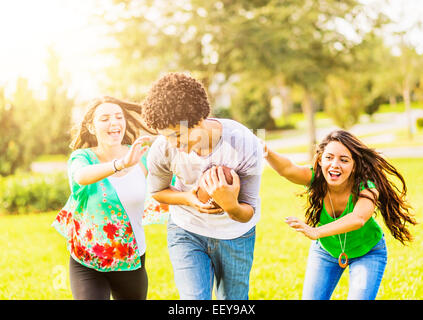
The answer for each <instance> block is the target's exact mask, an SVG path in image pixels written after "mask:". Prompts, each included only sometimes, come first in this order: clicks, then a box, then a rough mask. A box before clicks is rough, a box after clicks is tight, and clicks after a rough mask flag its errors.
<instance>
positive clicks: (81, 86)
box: [0, 0, 423, 98]
mask: <svg viewBox="0 0 423 320" xmlns="http://www.w3.org/2000/svg"><path fill="white" fill-rule="evenodd" d="M97 1H101V4H102V5H104V2H105V0H37V1H35V0H0V45H1V47H0V86H6V89H7V91H6V93H8V94H10V93H11V92H12V91H13V90H14V83H15V81H16V79H17V77H19V76H22V77H25V78H28V79H29V82H30V86H31V87H32V88H34V89H38V88H40V86H41V84H42V82H43V81H44V80H45V77H46V68H45V59H46V54H47V50H46V48H47V47H48V46H49V45H53V46H54V48H55V49H56V51H57V52H58V54H59V55H60V56H61V59H62V60H61V62H62V68H63V70H65V71H66V72H68V73H69V75H70V77H71V80H72V83H71V85H70V89H71V90H72V91H71V92H75V93H77V94H78V95H79V96H80V97H82V98H91V97H94V96H96V95H97V94H99V93H100V92H99V88H98V87H97V85H96V83H97V80H98V79H100V78H101V77H103V76H104V74H103V71H102V70H103V68H104V66H105V65H106V64H107V63H110V60H105V58H102V57H101V56H100V55H99V54H98V53H97V50H98V49H99V48H102V47H104V46H106V45H107V44H108V43H110V40H108V39H107V38H106V37H105V36H104V30H101V29H100V28H99V27H98V26H95V25H93V24H92V23H90V20H89V16H90V14H91V13H93V12H95V11H96V10H98V9H97V7H98V2H97ZM383 1H386V0H362V2H364V3H368V4H369V5H373V6H376V8H381V7H382V8H383V10H385V11H386V13H388V14H389V15H390V16H391V17H392V18H393V19H394V20H396V21H397V25H396V27H395V28H403V27H405V28H406V27H408V26H409V25H411V24H412V23H414V22H416V21H422V22H423V20H422V19H423V1H422V0H389V2H390V5H389V6H386V5H382V4H381V2H382V3H383ZM408 36H409V38H410V40H411V41H412V42H413V43H414V44H415V45H416V46H417V47H418V50H419V52H421V53H423V35H422V33H420V32H410V34H409V35H408ZM38 95H39V96H40V97H42V91H40V90H39V91H38Z"/></svg>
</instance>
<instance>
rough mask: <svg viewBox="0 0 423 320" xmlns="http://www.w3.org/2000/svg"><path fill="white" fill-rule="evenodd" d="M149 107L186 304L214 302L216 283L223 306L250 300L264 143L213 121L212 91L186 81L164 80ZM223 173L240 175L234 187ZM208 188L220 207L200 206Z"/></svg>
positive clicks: (159, 183)
mask: <svg viewBox="0 0 423 320" xmlns="http://www.w3.org/2000/svg"><path fill="white" fill-rule="evenodd" d="M143 104H144V105H143V108H142V114H143V118H144V121H145V123H146V124H147V126H149V127H150V128H152V129H155V130H157V131H158V132H159V134H160V137H159V138H157V139H156V141H155V142H154V144H153V145H152V147H151V149H150V151H149V154H148V160H147V163H148V169H149V176H148V185H149V187H150V191H151V193H152V195H153V197H154V198H155V199H156V200H157V201H159V202H162V203H167V204H169V205H170V219H169V223H168V248H169V254H170V259H171V262H172V265H173V269H174V276H175V282H176V286H177V288H178V291H179V294H180V297H181V299H196V300H200V299H211V298H212V289H213V283H214V281H215V282H216V292H215V293H216V297H217V298H218V299H234V300H235V299H236V300H240V299H248V290H249V275H250V271H251V267H252V263H253V252H254V243H255V225H256V223H257V221H258V220H259V217H260V198H259V189H260V180H261V172H262V158H263V155H262V146H261V144H260V142H259V140H258V139H257V137H256V136H255V135H254V134H253V133H252V132H251V131H250V130H249V129H248V128H246V127H244V126H243V125H242V124H240V123H238V122H236V121H233V120H229V119H216V118H208V116H209V113H210V104H209V100H208V98H207V94H206V91H205V89H204V87H203V86H202V84H201V83H200V82H199V81H197V80H196V79H194V78H192V77H190V76H187V75H185V74H182V73H170V74H167V75H165V76H163V77H162V78H160V79H159V80H158V81H157V82H156V83H155V84H153V86H152V88H151V89H150V91H149V94H148V96H147V97H146V99H145V101H144V103H143ZM219 166H227V167H229V168H231V169H233V170H232V171H231V173H232V176H233V183H232V184H228V183H227V182H226V180H225V178H224V173H223V171H222V169H221V168H220V167H219ZM210 168H211V170H208V171H207V169H210ZM206 171H207V173H206V174H204V172H206ZM173 175H175V176H176V183H175V186H174V187H173V186H172V187H170V181H171V179H172V177H173ZM200 180H201V183H202V185H204V188H205V189H206V191H207V192H208V194H209V195H210V196H211V197H212V198H213V200H214V201H215V202H216V203H217V204H218V205H219V207H214V206H213V205H212V204H208V203H206V204H204V203H202V202H201V201H200V200H199V199H198V197H197V190H198V187H199V184H200Z"/></svg>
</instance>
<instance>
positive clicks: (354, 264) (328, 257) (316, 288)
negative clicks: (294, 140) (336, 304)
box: [265, 130, 416, 300]
mask: <svg viewBox="0 0 423 320" xmlns="http://www.w3.org/2000/svg"><path fill="white" fill-rule="evenodd" d="M265 153H267V155H266V159H267V161H268V162H269V164H270V165H271V167H272V168H273V169H275V170H276V171H277V172H278V173H279V174H280V175H281V176H283V177H285V178H286V179H288V180H289V181H291V182H293V183H296V184H302V185H306V186H308V190H307V192H306V193H307V195H308V197H307V198H308V205H307V209H306V214H305V217H306V222H303V221H301V220H299V219H298V218H296V217H287V218H286V223H287V224H288V225H289V226H290V227H292V228H293V229H295V230H296V231H298V232H301V233H303V234H304V235H305V236H306V237H308V238H310V239H312V240H315V241H313V243H312V245H311V247H310V252H309V258H308V263H307V269H306V275H305V280H304V287H303V296H302V298H303V299H313V300H326V299H330V297H331V295H332V292H333V291H334V289H335V287H336V285H337V283H338V281H339V279H340V277H341V275H342V273H343V271H344V270H345V267H346V266H349V273H350V286H349V292H348V299H356V300H373V299H375V298H376V295H377V292H378V290H379V286H380V283H381V280H382V277H383V274H384V271H385V267H386V262H387V250H386V244H385V239H384V235H383V232H382V229H381V227H380V226H379V225H378V223H377V222H376V220H375V219H374V218H373V213H374V212H375V209H377V210H378V211H379V212H380V213H381V215H382V217H383V219H384V222H385V224H386V226H387V227H388V229H389V231H390V232H391V234H392V235H393V237H394V238H395V239H397V240H399V241H400V242H401V243H403V244H404V242H405V241H410V240H412V236H411V234H410V232H409V231H408V229H407V227H406V223H410V224H412V225H414V224H416V221H415V220H414V219H413V218H412V217H411V216H410V214H409V208H410V207H409V205H408V204H407V203H406V200H405V195H406V192H407V188H406V185H405V181H404V179H403V177H402V175H401V174H400V173H399V172H398V171H397V170H396V169H395V168H394V167H393V166H392V165H391V164H390V163H388V162H387V161H386V160H385V159H384V158H383V157H381V156H380V155H379V154H378V153H377V152H375V151H374V150H372V149H370V148H368V147H367V146H365V145H364V144H363V143H362V142H361V141H359V140H358V139H357V138H356V137H355V136H353V135H352V134H350V133H349V132H347V131H344V130H336V131H333V132H332V133H330V134H329V135H328V136H327V137H326V138H325V139H323V141H322V143H321V144H320V145H319V146H318V149H317V152H316V156H315V159H314V164H313V167H312V168H310V167H309V166H299V165H296V164H294V163H292V162H291V161H290V160H289V159H287V158H286V157H283V156H282V155H280V154H278V153H276V152H274V151H272V150H270V149H268V148H267V147H266V146H265ZM388 176H393V177H395V178H397V179H398V180H399V182H400V183H401V185H402V190H400V189H398V187H397V186H396V185H395V184H394V183H393V182H391V181H390V180H389V179H388Z"/></svg>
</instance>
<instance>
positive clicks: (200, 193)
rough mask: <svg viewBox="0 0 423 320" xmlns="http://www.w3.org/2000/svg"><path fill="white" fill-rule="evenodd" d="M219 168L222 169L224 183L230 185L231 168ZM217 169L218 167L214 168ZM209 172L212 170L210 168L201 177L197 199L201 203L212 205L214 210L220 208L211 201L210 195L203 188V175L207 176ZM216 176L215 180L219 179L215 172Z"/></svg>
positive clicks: (231, 181)
mask: <svg viewBox="0 0 423 320" xmlns="http://www.w3.org/2000/svg"><path fill="white" fill-rule="evenodd" d="M219 167H221V168H222V169H223V173H224V175H225V179H226V183H227V184H232V183H233V178H232V174H231V168H228V167H226V166H219ZM217 168H218V167H216V170H217ZM210 170H212V168H209V169H207V170H206V171H204V172H203V174H202V175H201V178H200V185H199V188H198V190H197V197H198V199H199V200H200V201H201V202H202V203H208V202H209V203H211V204H212V205H214V206H215V207H216V208H220V206H219V205H218V204H217V203H216V202H214V201H213V199H212V198H211V197H210V195H209V194H208V193H207V191H206V189H205V188H204V175H205V174H208V173H209V171H210ZM216 174H217V178H218V179H219V175H218V173H217V171H216Z"/></svg>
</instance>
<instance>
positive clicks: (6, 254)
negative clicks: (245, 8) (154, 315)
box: [0, 159, 423, 300]
mask: <svg viewBox="0 0 423 320" xmlns="http://www.w3.org/2000/svg"><path fill="white" fill-rule="evenodd" d="M393 164H394V165H395V166H396V167H397V168H398V169H399V170H400V172H402V173H403V175H404V177H405V179H406V181H407V185H408V189H409V193H408V197H409V201H410V203H411V204H412V206H413V208H414V210H413V212H414V213H415V215H416V218H417V220H418V221H419V222H421V221H422V220H423V201H422V200H421V194H422V193H423V185H422V184H421V183H420V184H419V182H418V181H419V179H420V178H421V177H420V175H419V174H416V173H421V172H423V171H422V169H423V165H422V160H421V159H396V160H394V161H393ZM303 190H304V189H303V188H302V187H301V186H296V185H293V184H291V183H288V182H286V181H285V180H284V179H283V178H281V177H279V176H278V175H277V174H276V173H275V172H274V171H273V170H271V169H269V168H266V169H265V171H264V173H263V180H262V187H261V198H262V215H261V219H260V221H259V223H258V225H257V240H256V249H255V253H254V264H253V269H252V272H251V279H250V298H251V299H258V300H261V299H283V300H285V299H300V298H301V290H302V284H303V279H304V272H305V267H306V261H307V255H308V248H309V246H310V240H308V239H307V238H305V237H304V236H302V235H300V234H298V233H296V232H295V231H293V230H291V229H289V227H288V226H287V225H286V224H285V223H284V222H283V221H284V217H286V216H290V215H295V216H298V217H302V216H303V212H304V210H303V206H304V203H305V202H304V198H301V197H297V196H296V194H298V193H300V192H302V191H303ZM54 217H55V213H54V212H49V213H45V214H37V215H35V214H28V215H21V216H0V246H1V248H2V250H1V251H0V270H1V272H0V299H72V294H71V291H70V285H69V274H68V259H69V255H68V252H67V250H66V247H65V241H64V239H63V238H62V237H61V236H60V235H59V234H58V233H57V232H56V231H55V230H54V229H53V228H52V227H50V224H51V222H52V220H53V219H54ZM377 219H378V221H379V222H380V224H381V225H384V224H383V222H382V221H381V220H380V217H378V218H377ZM145 230H146V238H147V262H146V266H147V272H148V275H149V292H148V299H178V293H177V290H176V287H175V284H174V281H173V271H172V267H171V264H170V260H169V255H168V251H167V246H166V228H165V226H164V225H152V226H147V227H146V228H145ZM411 230H412V233H413V234H414V236H415V241H414V242H413V243H412V244H411V245H409V246H402V245H401V244H400V243H399V242H398V241H396V240H394V239H393V237H392V236H391V235H390V234H389V232H387V231H386V229H385V234H386V239H387V245H388V265H387V268H386V271H385V275H384V278H383V280H382V284H381V288H380V290H379V294H378V299H423V279H422V277H423V269H422V268H421V261H422V260H423V230H422V228H421V225H418V226H416V227H413V228H412V229H411ZM347 290H348V272H345V273H344V275H343V276H342V278H341V281H340V283H339V285H338V287H337V288H336V290H335V292H334V295H333V299H345V298H346V296H347Z"/></svg>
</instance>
